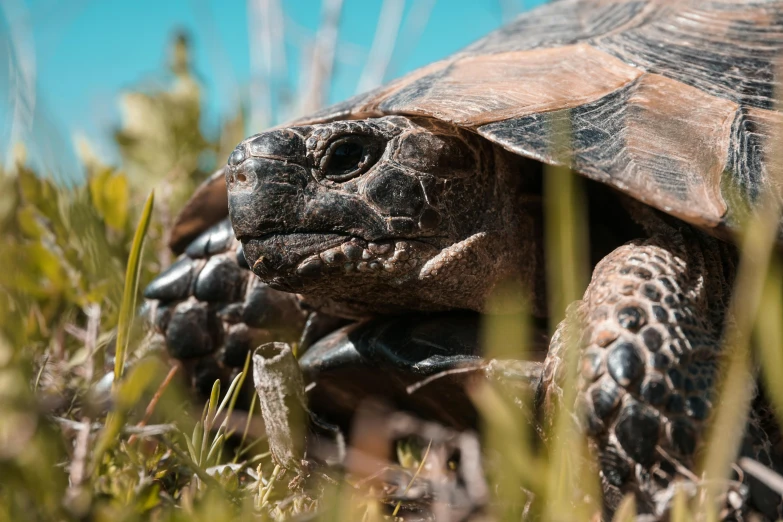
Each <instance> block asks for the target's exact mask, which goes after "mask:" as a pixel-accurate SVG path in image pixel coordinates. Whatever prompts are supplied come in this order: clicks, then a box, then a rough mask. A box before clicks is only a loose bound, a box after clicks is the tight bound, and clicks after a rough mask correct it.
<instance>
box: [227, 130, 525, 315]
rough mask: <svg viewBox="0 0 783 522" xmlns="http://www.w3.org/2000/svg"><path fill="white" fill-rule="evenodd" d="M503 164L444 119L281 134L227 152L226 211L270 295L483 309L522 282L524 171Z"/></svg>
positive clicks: (376, 305) (381, 306)
mask: <svg viewBox="0 0 783 522" xmlns="http://www.w3.org/2000/svg"><path fill="white" fill-rule="evenodd" d="M501 163H503V161H501V160H500V159H499V156H498V153H497V151H496V150H495V149H494V147H493V146H492V145H491V144H490V143H489V142H487V141H485V140H484V139H482V138H481V137H479V136H477V135H474V134H472V133H470V132H468V131H465V130H462V129H459V128H456V127H451V126H448V125H446V124H443V123H440V122H437V121H435V120H428V119H413V118H406V117H402V116H389V117H384V118H377V119H366V120H354V121H337V122H332V123H324V124H318V125H311V126H301V127H290V128H286V129H276V130H271V131H269V132H265V133H262V134H257V135H255V136H252V137H250V138H247V139H246V140H244V141H243V142H242V143H240V144H239V146H237V148H236V149H235V150H234V152H233V153H232V154H231V156H230V158H229V161H228V168H227V169H226V183H227V187H228V193H229V213H230V216H231V221H232V224H233V226H234V232H235V233H236V235H237V238H238V239H240V240H241V242H242V245H243V248H244V252H245V257H246V259H247V261H248V264H249V265H250V266H251V267H252V270H253V272H255V273H256V274H257V275H258V276H259V277H260V278H261V279H262V280H264V281H265V282H267V283H268V284H269V285H270V286H272V287H273V288H277V289H280V290H284V291H289V292H297V293H300V294H303V295H304V296H305V297H308V298H310V299H312V300H315V301H316V302H318V301H319V300H324V299H328V300H331V301H332V302H336V303H341V304H342V305H347V306H348V307H352V308H353V309H355V310H357V311H360V312H361V311H376V312H377V311H392V310H394V309H402V308H404V309H411V308H413V309H431V310H435V309H445V308H472V309H479V308H480V307H481V303H482V302H483V300H484V297H485V296H486V293H487V292H488V291H489V290H491V287H492V286H493V285H494V284H495V283H496V282H497V281H499V280H501V279H503V278H507V277H510V276H518V274H519V272H520V267H519V265H520V256H519V255H517V253H516V252H517V251H518V250H519V249H520V247H519V245H520V244H521V243H520V241H521V234H523V233H524V232H523V230H522V229H524V228H525V226H524V225H525V224H524V223H522V222H521V221H524V220H520V218H519V215H520V212H519V209H518V208H517V206H518V203H519V194H518V190H517V185H518V184H519V183H518V182H515V180H516V179H518V177H519V173H518V172H514V173H513V175H512V174H511V173H510V172H508V173H505V175H503V174H504V173H503V172H501V171H503V170H504V168H503V165H501ZM506 170H511V169H506ZM499 172H500V174H499ZM528 228H529V227H528ZM528 232H529V231H528Z"/></svg>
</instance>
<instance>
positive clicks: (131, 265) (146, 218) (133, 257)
mask: <svg viewBox="0 0 783 522" xmlns="http://www.w3.org/2000/svg"><path fill="white" fill-rule="evenodd" d="M154 203H155V192H154V191H152V192H150V195H149V197H148V198H147V202H146V203H145V204H144V210H142V212H141V217H140V218H139V224H138V225H137V226H136V233H135V234H134V235H133V243H131V251H130V255H129V256H128V267H127V269H126V270H125V288H124V290H123V292H122V303H121V305H120V319H119V324H118V326H117V348H116V352H115V355H114V386H116V385H117V383H118V382H119V380H120V378H121V377H122V372H123V369H124V367H125V357H126V354H127V351H128V339H129V337H130V326H131V321H132V320H133V314H134V313H135V310H136V294H137V292H138V290H139V271H140V269H141V263H140V262H139V261H140V260H141V249H142V247H143V245H144V236H146V235H147V229H148V228H149V224H150V217H151V216H152V208H153V206H154Z"/></svg>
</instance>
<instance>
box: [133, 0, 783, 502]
mask: <svg viewBox="0 0 783 522" xmlns="http://www.w3.org/2000/svg"><path fill="white" fill-rule="evenodd" d="M781 49H783V2H780V1H766V2H765V1H758V0H747V1H746V0H715V1H710V2H703V1H700V2H686V1H682V2H676V3H675V2H658V1H653V0H639V1H615V0H560V1H557V2H554V3H552V4H547V5H544V6H542V7H539V8H537V9H535V10H532V11H530V12H528V13H526V14H523V15H521V16H520V17H519V18H518V19H517V20H516V21H514V22H513V23H511V24H510V25H508V26H505V27H503V28H501V29H499V30H497V31H495V32H493V33H490V34H489V35H488V36H486V37H485V38H483V39H481V40H479V41H478V42H476V43H474V44H472V45H470V46H469V47H467V48H466V49H464V50H462V51H460V52H458V53H456V54H455V55H453V56H451V57H449V58H447V59H444V60H441V61H438V62H435V63H433V64H430V65H428V66H426V67H423V68H421V69H419V70H416V71H414V72H412V73H410V74H408V75H406V76H404V77H402V78H400V79H398V80H395V81H392V82H391V83H389V84H387V85H385V86H382V87H380V88H378V89H375V90H373V91H370V92H367V93H364V94H360V95H358V96H356V97H354V98H351V99H349V100H347V101H345V102H343V103H339V104H337V105H335V106H332V107H329V108H327V109H324V110H321V111H319V112H316V113H315V114H312V115H309V116H307V117H305V118H302V119H300V120H298V121H295V122H293V123H292V124H290V125H287V126H281V127H278V128H274V129H271V130H268V131H266V132H263V133H260V134H256V135H254V136H251V137H249V138H247V139H246V140H244V141H243V142H242V143H240V144H239V145H238V146H237V148H236V149H235V150H234V151H233V153H232V154H231V155H230V157H229V159H228V164H227V165H226V166H225V167H224V168H223V169H221V171H219V172H218V173H216V174H215V175H213V176H212V177H211V178H210V179H209V180H207V181H206V182H205V183H204V184H203V185H202V186H201V187H200V188H199V189H198V190H197V192H196V194H195V195H194V196H193V198H192V199H191V201H190V202H189V204H188V205H187V206H186V208H185V209H184V211H183V212H182V214H181V215H180V216H179V218H178V221H177V223H176V225H175V226H174V228H173V230H172V232H171V243H170V244H171V247H172V250H173V251H174V252H176V253H178V254H181V256H180V257H179V259H178V260H177V261H176V262H175V263H174V264H173V265H172V266H171V267H170V268H169V269H167V270H166V271H165V272H164V273H163V274H161V275H160V276H159V277H158V278H157V279H156V280H155V281H154V282H153V283H152V284H151V285H150V286H149V287H147V290H146V294H145V295H146V297H147V298H148V299H152V300H157V301H158V306H157V312H156V316H155V317H156V318H155V323H156V327H157V329H158V330H159V331H160V332H161V333H162V334H163V335H164V336H165V339H166V343H167V346H168V349H169V351H170V353H171V355H172V356H173V357H174V358H177V359H182V360H186V361H187V364H188V365H190V367H192V368H193V369H194V372H195V375H196V376H197V377H198V376H207V377H208V378H206V379H204V380H203V382H210V383H211V380H210V379H212V378H213V377H214V376H219V375H221V372H226V371H230V368H236V367H239V366H241V365H242V363H243V362H244V360H245V356H246V353H247V351H248V350H250V349H251V348H253V347H255V346H257V345H258V344H260V343H261V342H263V341H264V340H269V339H271V338H275V339H277V340H281V339H289V340H292V339H297V337H298V335H299V334H298V331H299V330H300V329H303V330H304V332H305V333H304V337H303V345H311V346H310V348H309V349H308V350H307V351H305V352H304V355H303V356H302V357H301V359H300V362H301V365H302V367H303V369H304V370H305V373H306V374H308V375H310V377H311V378H312V379H316V380H317V379H320V378H322V377H323V376H325V375H328V376H331V377H330V378H328V379H325V380H324V381H323V382H325V383H327V384H325V385H324V386H325V388H327V389H331V390H332V391H333V392H334V394H332V395H331V397H335V396H337V395H340V393H341V392H340V389H339V388H340V386H343V390H342V391H343V393H342V395H343V397H345V396H346V395H350V394H347V393H345V390H346V389H347V390H351V393H354V394H361V389H362V387H363V386H373V384H374V385H376V388H375V390H376V391H377V390H385V391H386V392H389V393H394V392H393V391H389V390H390V388H389V387H388V386H387V385H388V384H389V382H390V381H395V382H397V381H399V380H400V379H402V380H404V379H405V376H406V375H416V376H421V375H428V374H432V373H435V372H439V371H441V370H443V369H444V368H452V367H456V366H459V365H462V364H465V363H470V362H471V361H476V360H480V357H481V351H480V347H479V344H480V343H479V342H478V335H477V334H476V331H477V329H478V324H479V321H478V319H477V317H478V316H477V314H479V313H481V312H485V311H487V307H488V302H489V296H491V295H492V294H493V292H495V291H496V290H497V289H498V288H506V287H511V286H513V285H507V284H506V283H507V282H508V281H515V282H517V283H519V286H518V287H519V288H523V289H525V290H524V295H523V296H522V297H524V298H525V299H527V300H528V301H529V302H530V303H531V313H532V315H533V316H534V318H535V320H536V321H538V324H541V325H543V328H544V329H546V328H547V327H548V326H549V325H547V316H548V314H547V299H546V286H545V278H544V267H545V256H546V252H545V251H544V245H543V232H542V231H543V226H544V224H543V212H542V183H543V177H544V176H546V175H547V171H546V169H544V165H562V164H566V165H568V166H569V167H570V168H571V169H572V170H573V171H574V172H576V173H578V174H580V175H582V176H583V177H584V179H585V181H584V183H585V187H586V188H585V192H586V195H587V198H586V199H587V204H588V207H589V211H588V223H587V225H588V229H589V231H590V233H591V236H590V241H589V244H590V258H591V262H592V266H593V272H592V278H591V282H590V284H589V286H588V287H587V289H586V290H585V293H584V296H583V298H582V299H581V300H580V301H578V302H576V303H574V304H573V305H572V306H570V307H569V308H568V313H567V316H566V319H565V320H563V321H562V322H561V323H560V324H559V325H558V326H557V328H556V329H555V333H554V334H553V335H552V336H551V340H550V341H549V346H548V350H547V349H545V350H543V351H542V352H541V353H539V356H540V357H539V358H538V359H536V360H535V361H533V363H532V364H533V366H532V368H533V369H534V371H533V372H532V374H531V375H533V376H531V377H530V380H531V383H532V385H533V386H535V387H536V390H537V392H538V399H539V400H538V403H539V405H540V406H541V408H542V409H543V410H545V411H547V412H548V411H551V410H552V409H553V408H555V407H556V406H557V404H558V400H559V397H561V395H562V390H561V389H560V387H559V385H558V383H559V382H560V379H561V375H562V373H563V360H564V356H563V354H564V345H565V341H564V339H565V338H566V337H568V336H567V335H566V334H568V335H571V333H573V331H574V330H576V333H577V334H578V335H577V338H578V339H579V340H578V343H577V344H578V349H579V354H580V359H579V360H580V362H579V369H578V383H577V386H578V390H577V392H578V393H577V399H576V405H577V412H578V417H579V422H580V426H581V427H582V429H584V430H585V432H586V433H587V435H588V437H589V440H590V443H591V446H592V447H593V449H594V450H595V451H596V453H597V455H598V461H599V464H600V466H599V467H600V476H601V480H602V484H603V485H604V489H605V491H606V495H607V497H606V498H607V502H609V503H611V499H612V498H614V499H615V501H616V499H617V498H619V496H618V495H619V494H621V493H624V492H629V491H630V492H634V493H635V494H636V495H637V497H638V499H639V501H640V506H641V507H642V509H651V508H650V506H651V505H652V503H653V500H652V499H653V498H654V496H655V494H656V493H658V492H660V491H661V490H662V489H664V488H666V487H667V485H668V484H669V482H670V480H671V478H672V477H673V476H674V475H676V474H677V471H676V469H675V468H676V466H684V467H686V468H690V467H692V466H693V465H694V461H695V455H696V454H697V450H698V449H699V447H700V442H701V440H702V436H703V431H704V427H705V423H706V422H707V420H708V418H709V416H710V412H711V410H712V407H713V400H714V398H715V393H714V387H715V384H716V381H717V379H718V378H719V370H720V365H719V361H720V356H721V353H722V352H721V347H722V343H721V336H722V332H723V330H724V326H725V324H726V322H727V320H728V319H729V318H727V307H728V303H729V299H730V297H731V287H732V284H733V281H734V277H735V271H736V262H737V259H738V254H737V248H736V246H735V241H734V239H735V237H736V232H737V231H738V229H739V226H740V223H741V218H742V215H743V212H744V210H745V209H746V208H748V207H750V208H752V207H753V206H754V205H756V204H757V203H758V202H759V201H760V200H761V199H762V198H763V197H765V196H768V195H771V196H773V197H774V198H779V196H780V194H779V186H780V183H779V182H778V181H776V180H775V179H774V176H773V168H772V166H773V155H772V152H773V151H772V145H771V144H770V140H771V138H772V136H773V134H774V131H775V129H776V128H777V126H778V125H780V124H781V123H783V116H782V115H781V112H780V111H779V110H778V109H777V106H776V103H775V97H774V91H775V88H776V86H777V85H778V82H777V81H776V79H775V76H774V71H775V66H776V60H777V59H778V57H779V54H780V51H781ZM563 143H565V144H566V145H568V147H567V148H568V151H569V153H568V154H567V155H563V154H561V152H560V151H561V150H562V148H563V147H562V144H563ZM367 318H373V319H372V320H370V321H369V322H368V321H367ZM280 325H285V326H286V327H287V328H288V329H287V331H283V330H279V329H278V330H275V328H277V327H279V326H280ZM551 326H552V327H553V329H554V326H555V325H551ZM330 330H331V331H333V333H329V331H330ZM319 338H320V340H318V339H319ZM534 359H535V357H534ZM536 361H538V362H536ZM536 364H537V365H538V366H535V365H536ZM357 365H358V367H359V368H361V371H360V372H356V371H353V372H352V373H351V372H348V373H342V374H341V373H340V371H341V370H343V369H346V368H353V369H354V370H355V368H356V367H357ZM536 368H538V370H537V373H536V371H535V369H536ZM373 369H375V370H376V371H373ZM389 369H393V372H391V373H393V376H392V377H390V376H389V375H390V374H389V373H388V372H389ZM361 376H365V377H366V378H362V377H361ZM196 380H197V382H198V378H197V379H196ZM387 381H388V382H387ZM379 382H383V384H379ZM406 382H409V381H406ZM452 384H453V383H452ZM441 392H442V390H441ZM441 392H439V393H441ZM443 393H444V395H441V396H440V397H441V398H443V401H444V402H448V401H447V398H448V397H456V395H458V393H457V391H455V389H449V390H447V392H443ZM318 397H319V395H318V394H312V393H311V398H312V399H314V400H316V402H317V401H318ZM437 397H438V395H437V394H436V396H435V397H434V398H433V397H430V398H429V399H428V401H430V406H433V405H434V407H433V408H430V410H429V413H431V414H433V415H435V413H433V410H437V409H438V408H437V403H432V400H436V401H437ZM330 400H331V399H330ZM455 400H457V399H455ZM326 402H328V401H326ZM424 402H426V401H424ZM765 404H766V403H765V402H764V399H763V396H761V395H759V398H758V399H757V400H756V402H755V403H754V405H755V406H754V409H753V411H752V415H751V422H750V424H749V427H748V429H747V436H746V437H747V440H746V444H745V445H744V446H743V448H744V449H743V451H744V452H745V454H748V455H752V456H753V457H754V458H757V459H759V460H761V461H762V462H763V463H765V464H767V465H770V466H772V467H773V468H775V469H783V466H781V461H780V451H779V450H780V448H779V447H778V446H779V444H777V443H778V442H779V435H778V434H777V433H778V432H777V428H776V426H775V424H774V422H772V421H770V418H769V415H768V414H766V413H765V412H766V411H767V410H768V408H766V406H765ZM324 407H326V405H324ZM422 407H423V406H422ZM460 407H461V406H460ZM773 442H774V443H775V444H773ZM752 486H753V487H752V488H751V497H752V498H751V503H754V502H755V505H756V507H757V508H758V509H761V510H762V511H763V512H765V513H767V514H768V515H769V516H777V515H778V514H779V512H780V502H779V500H780V499H779V498H778V497H775V496H769V495H766V496H765V493H763V492H762V493H758V492H759V491H762V490H763V489H764V487H763V486H761V485H760V484H752ZM645 506H647V507H646V508H645Z"/></svg>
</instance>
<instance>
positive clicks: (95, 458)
mask: <svg viewBox="0 0 783 522" xmlns="http://www.w3.org/2000/svg"><path fill="white" fill-rule="evenodd" d="M170 54H171V60H170V66H169V80H170V81H169V82H168V84H167V85H166V86H164V87H162V88H158V89H146V90H144V89H139V90H137V91H133V92H129V93H127V94H125V95H124V96H123V97H122V100H121V104H122V108H123V120H122V127H121V128H120V129H118V130H117V132H116V133H115V138H116V142H117V145H118V149H119V151H120V162H119V165H118V166H109V165H105V164H103V163H102V162H101V161H100V160H99V159H97V158H96V157H95V155H94V154H93V153H92V151H91V147H90V146H89V144H88V143H85V142H81V143H80V144H79V148H80V153H81V157H82V159H83V163H84V168H85V172H86V177H85V181H84V183H82V184H80V185H78V186H76V187H63V186H59V185H57V184H56V183H55V182H54V181H53V180H52V178H51V177H49V176H47V173H45V172H33V171H32V170H31V169H30V168H29V167H27V166H26V161H25V160H26V158H25V153H24V150H23V148H21V147H19V148H18V149H17V151H16V156H17V157H16V158H14V159H15V161H14V164H15V167H14V168H13V169H11V170H8V171H3V172H0V230H1V231H2V235H1V236H0V267H1V268H2V270H0V477H2V481H0V520H47V521H48V520H71V519H73V520H76V519H84V518H85V517H87V518H90V519H94V520H109V519H112V520H117V519H121V520H133V519H137V518H139V517H140V516H142V517H144V518H146V515H149V514H150V513H151V512H152V511H155V512H156V516H159V517H162V518H161V519H172V520H179V519H182V520H185V519H187V520H199V519H201V518H203V519H204V520H207V519H209V520H216V518H214V515H215V514H216V513H222V514H223V515H228V514H231V513H234V514H237V513H238V512H239V511H237V510H238V509H240V508H241V506H242V505H243V502H245V501H244V500H243V498H245V497H246V498H247V503H249V505H251V506H252V505H253V500H252V499H253V496H254V495H260V494H261V490H262V486H263V485H264V484H265V483H267V482H268V481H267V479H265V478H259V477H258V475H257V472H256V469H258V471H261V470H262V468H261V467H260V466H259V463H258V462H256V461H254V460H253V458H254V457H253V456H254V455H255V454H256V452H255V451H249V450H247V448H237V450H238V451H239V450H242V449H245V450H246V451H245V454H244V459H245V460H243V461H242V462H241V465H237V466H234V467H231V466H229V467H222V468H220V467H219V468H215V469H211V468H214V467H215V466H216V465H217V464H218V463H222V462H225V461H226V458H227V457H228V455H224V454H223V453H224V443H225V439H226V436H227V433H226V427H225V426H223V427H222V428H221V429H218V430H217V432H215V431H214V430H211V429H210V427H211V426H212V424H213V423H214V422H215V417H216V416H217V415H218V414H220V412H221V408H216V406H217V405H216V404H212V403H210V406H209V408H208V409H207V410H205V412H204V414H203V415H202V416H199V415H197V414H196V415H193V414H192V413H191V411H190V410H191V408H190V407H189V404H190V403H189V402H188V401H187V399H186V398H185V396H184V395H183V394H182V393H180V392H179V391H178V390H177V389H176V386H171V387H169V388H168V389H166V390H165V392H162V390H159V391H161V392H162V394H160V397H158V398H156V399H155V400H154V401H153V402H154V404H155V405H156V406H157V407H156V408H155V409H154V412H153V411H148V412H146V413H145V411H144V410H143V409H142V410H141V411H139V405H144V404H149V403H150V401H151V400H152V397H153V394H154V393H155V392H156V390H157V389H158V387H159V385H160V383H161V382H164V376H165V374H166V371H167V370H166V368H164V366H163V364H162V363H161V362H160V361H159V359H158V358H146V357H145V355H146V352H147V350H145V348H147V349H148V348H154V347H150V346H146V345H145V343H147V340H146V339H144V338H143V337H141V336H140V335H135V336H134V337H133V342H132V343H131V346H130V352H131V353H130V354H129V358H130V359H131V360H132V363H133V364H132V365H131V370H130V371H129V373H128V375H127V377H126V378H124V379H123V381H122V382H121V385H120V386H119V387H118V389H117V390H116V391H115V393H113V394H110V389H109V387H108V386H107V382H108V383H110V382H111V379H110V377H111V373H110V370H111V366H112V360H111V359H112V357H113V350H114V331H115V330H116V326H117V322H118V319H119V307H120V303H121V301H122V295H123V284H124V281H125V265H126V262H127V260H128V256H129V254H130V248H131V244H132V238H133V235H134V231H135V226H136V223H137V221H138V220H139V218H140V213H141V209H142V203H143V202H144V199H145V198H146V197H147V196H148V195H149V193H150V191H151V190H152V189H153V188H154V189H155V190H156V192H157V201H156V212H155V214H154V216H153V220H152V224H151V226H150V228H149V230H148V233H147V234H146V238H145V243H146V244H145V250H144V255H143V256H142V258H141V260H140V266H139V274H140V278H139V279H140V282H141V284H140V286H141V287H142V288H143V286H144V284H146V283H147V282H148V281H149V280H150V279H151V278H152V277H153V276H154V275H155V274H156V273H158V272H159V271H160V269H161V267H162V266H163V265H165V264H168V262H169V258H168V250H167V247H166V244H165V241H166V234H165V231H166V230H167V228H168V227H169V225H170V222H171V216H173V215H175V213H176V212H177V211H178V209H179V208H180V207H181V206H182V205H183V204H184V202H185V201H186V199H187V197H188V196H189V195H190V193H191V192H192V191H193V189H194V188H195V186H196V185H197V184H198V183H199V182H200V181H201V180H202V179H204V178H205V177H206V176H207V175H208V174H210V173H211V172H212V170H213V168H214V166H215V165H216V164H217V163H218V162H219V161H222V159H223V158H225V157H227V155H228V153H229V152H230V147H233V144H235V143H236V142H238V141H240V140H241V138H242V133H243V124H242V122H243V118H242V111H241V110H239V111H238V116H237V117H236V118H235V119H233V120H231V121H228V122H227V123H226V125H225V126H224V127H223V128H222V129H220V130H219V132H212V133H208V132H206V131H204V130H203V129H202V125H201V88H200V86H199V83H198V81H197V79H196V77H195V76H194V74H193V71H192V68H191V64H190V59H189V49H188V42H187V38H186V37H185V36H184V35H177V36H176V38H175V39H174V43H173V45H172V47H171V49H170ZM212 134H214V135H216V136H215V137H210V136H211V135H212ZM228 144H231V145H230V146H229V145H228ZM137 326H138V325H137ZM141 330H143V329H141V328H138V327H137V328H135V329H134V333H136V334H138V333H139V331H141ZM107 375H108V376H109V378H108V379H107V377H106V376H107ZM31 385H33V386H31ZM231 395H232V394H231V393H229V396H231ZM110 396H111V401H109V402H107V398H108V397H110ZM215 400H216V397H213V401H212V402H214V401H215ZM210 416H211V417H210ZM160 419H165V420H166V424H165V425H163V426H162V427H161V426H158V427H156V426H149V428H145V425H147V424H148V423H150V422H156V421H158V420H160ZM171 423H174V424H171ZM134 426H137V429H136V430H135V431H134V430H133V427H134ZM175 426H176V427H175ZM129 430H130V431H129ZM145 430H147V431H145ZM182 430H188V434H187V435H185V432H184V431H182ZM191 431H192V432H193V433H192V434H191V433H190V432H191ZM132 434H135V435H132ZM197 435H198V436H197ZM131 436H135V437H136V440H132V439H131V438H130V437H131ZM191 440H192V441H193V442H192V443H191ZM250 442H251V441H250V440H249V442H248V446H249V444H250ZM194 444H195V446H194ZM191 447H195V448H196V449H197V450H199V454H198V458H194V457H195V456H194V454H193V453H192V452H189V451H188V448H191ZM204 447H206V448H207V449H208V450H209V451H208V452H206V451H202V450H201V449H200V448H204ZM183 448H184V450H183ZM248 459H249V460H248ZM248 466H250V467H248ZM207 469H210V471H209V473H207V471H206V470H207ZM270 472H271V468H270V470H269V471H267V473H270ZM248 473H249V474H248ZM208 482H209V483H210V484H211V485H219V486H220V487H212V488H207V487H206V486H205V484H207V483H208ZM259 484H260V486H259ZM263 493H268V492H266V491H264V492H263ZM267 496H268V495H267ZM199 506H200V507H201V509H198V510H197V509H196V508H197V507H199ZM175 508H176V509H175Z"/></svg>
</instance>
